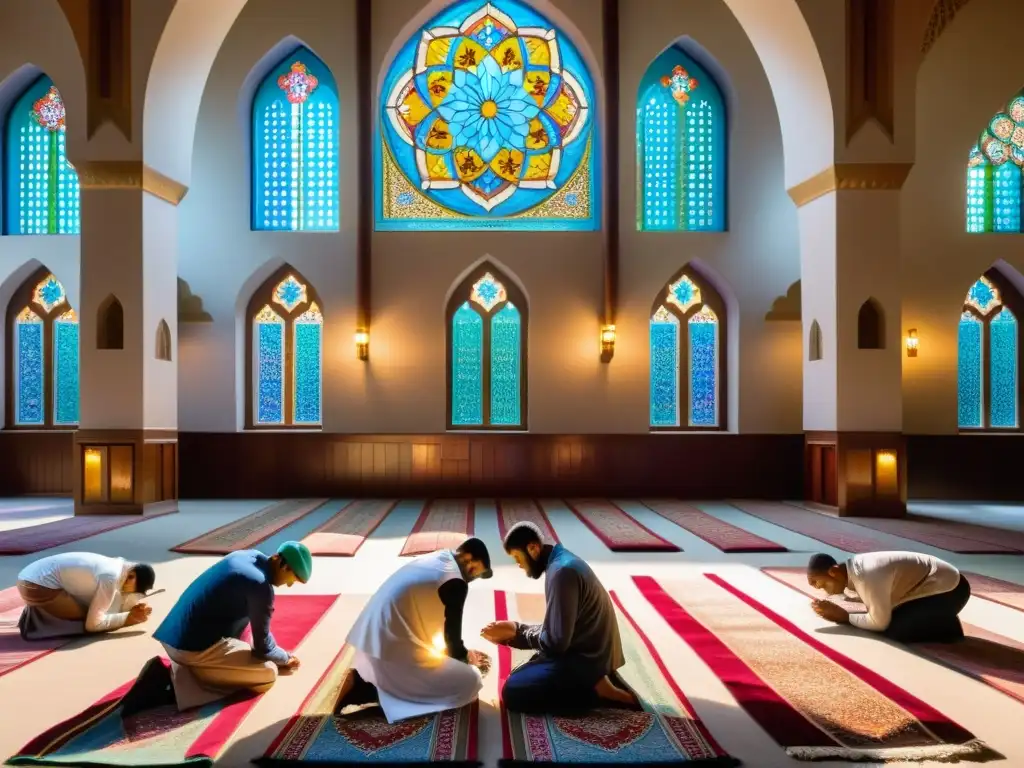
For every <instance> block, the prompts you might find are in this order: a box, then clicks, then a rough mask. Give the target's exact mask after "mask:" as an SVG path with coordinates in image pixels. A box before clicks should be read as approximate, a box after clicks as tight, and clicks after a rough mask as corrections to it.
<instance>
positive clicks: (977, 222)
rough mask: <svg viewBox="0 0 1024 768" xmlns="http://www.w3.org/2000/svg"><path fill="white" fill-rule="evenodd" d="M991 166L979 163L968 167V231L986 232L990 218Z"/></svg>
mask: <svg viewBox="0 0 1024 768" xmlns="http://www.w3.org/2000/svg"><path fill="white" fill-rule="evenodd" d="M991 173H992V168H991V166H987V165H977V166H972V167H970V168H968V169H967V231H968V232H984V231H985V228H986V226H985V222H986V221H987V220H988V212H989V201H988V191H987V190H988V185H989V180H990V176H991Z"/></svg>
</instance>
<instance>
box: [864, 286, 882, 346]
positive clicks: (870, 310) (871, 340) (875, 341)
mask: <svg viewBox="0 0 1024 768" xmlns="http://www.w3.org/2000/svg"><path fill="white" fill-rule="evenodd" d="M857 349H885V310H884V309H882V305H881V304H880V303H879V301H878V300H877V299H875V298H874V297H869V298H868V299H867V300H866V301H865V302H864V303H863V304H861V305H860V309H859V310H857Z"/></svg>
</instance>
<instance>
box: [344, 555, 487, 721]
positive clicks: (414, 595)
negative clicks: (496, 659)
mask: <svg viewBox="0 0 1024 768" xmlns="http://www.w3.org/2000/svg"><path fill="white" fill-rule="evenodd" d="M490 577H491V559H490V556H489V555H488V553H487V547H486V546H485V545H484V543H483V542H482V541H480V539H475V538H474V539H467V540H466V541H464V542H463V543H462V544H461V545H460V546H459V548H458V549H457V550H455V551H454V552H452V551H451V550H441V551H439V552H433V553H431V554H428V555H422V556H420V557H417V558H415V559H414V560H411V561H410V562H409V563H407V564H406V565H404V566H402V567H401V568H400V569H398V570H397V571H396V572H395V573H393V574H392V575H391V576H390V577H389V578H388V579H387V581H385V582H384V583H383V584H382V585H381V586H380V588H379V589H378V590H377V591H376V593H374V595H373V597H371V598H370V602H369V603H368V604H367V605H366V607H365V608H364V609H363V611H362V613H361V614H360V615H359V618H357V619H356V622H355V624H354V625H353V627H352V629H351V631H350V632H349V634H348V638H347V639H346V642H347V643H348V644H349V645H351V646H353V647H354V648H355V649H356V652H355V658H354V660H353V664H352V669H351V670H349V674H348V676H347V677H346V679H345V681H344V683H343V684H342V688H341V692H340V695H339V697H338V705H337V709H336V711H337V712H338V713H339V714H340V713H341V710H342V709H344V708H346V707H348V706H351V705H358V704H366V703H370V702H372V701H375V700H376V701H378V702H379V703H380V706H381V708H382V709H383V710H384V716H385V717H386V718H387V721H388V722H389V723H394V722H396V721H398V720H404V719H406V718H409V717H419V716H421V715H428V714H433V713H435V712H441V711H443V710H446V709H455V708H458V707H462V706H464V705H466V704H469V703H470V702H472V701H473V700H474V699H476V697H477V694H478V693H479V692H480V688H481V686H482V684H483V682H482V674H486V672H487V671H488V670H489V669H490V658H489V657H488V656H487V655H486V654H484V653H481V652H480V651H472V650H467V649H466V647H465V645H463V643H462V610H463V606H464V605H465V601H466V595H467V593H468V583H469V582H470V581H473V580H474V579H478V578H481V579H489V578H490Z"/></svg>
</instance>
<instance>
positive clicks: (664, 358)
mask: <svg viewBox="0 0 1024 768" xmlns="http://www.w3.org/2000/svg"><path fill="white" fill-rule="evenodd" d="M650 345H651V350H650V352H651V426H652V427H678V426H679V320H678V319H677V318H676V317H675V315H673V314H671V313H670V312H667V311H665V312H660V313H658V314H656V315H655V316H654V317H653V318H651V338H650Z"/></svg>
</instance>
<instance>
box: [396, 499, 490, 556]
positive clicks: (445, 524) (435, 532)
mask: <svg viewBox="0 0 1024 768" xmlns="http://www.w3.org/2000/svg"><path fill="white" fill-rule="evenodd" d="M474 518H475V510H474V507H473V502H471V501H466V500H465V499H442V500H435V501H431V502H429V503H428V504H427V506H426V507H425V508H424V509H423V511H422V512H421V513H420V516H419V518H418V519H417V520H416V524H415V525H414V526H413V528H412V532H411V533H410V534H409V537H408V538H407V539H406V540H405V546H403V547H402V551H401V553H400V557H410V556H414V555H425V554H427V553H428V552H436V551H437V550H439V549H455V547H457V546H459V544H461V543H462V542H464V541H465V540H466V539H468V538H469V537H470V536H472V535H473V521H474Z"/></svg>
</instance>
